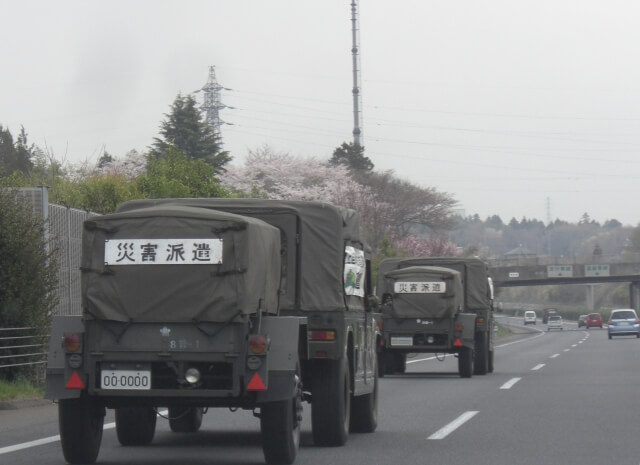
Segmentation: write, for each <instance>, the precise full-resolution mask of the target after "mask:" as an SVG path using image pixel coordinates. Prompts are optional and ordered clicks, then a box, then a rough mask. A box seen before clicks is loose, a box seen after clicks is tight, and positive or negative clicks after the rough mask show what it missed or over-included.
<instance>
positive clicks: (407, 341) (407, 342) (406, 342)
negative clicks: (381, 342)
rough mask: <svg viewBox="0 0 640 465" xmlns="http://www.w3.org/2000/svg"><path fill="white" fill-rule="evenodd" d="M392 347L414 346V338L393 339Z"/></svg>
mask: <svg viewBox="0 0 640 465" xmlns="http://www.w3.org/2000/svg"><path fill="white" fill-rule="evenodd" d="M391 345H392V346H412V345H413V337H411V336H408V337H392V338H391Z"/></svg>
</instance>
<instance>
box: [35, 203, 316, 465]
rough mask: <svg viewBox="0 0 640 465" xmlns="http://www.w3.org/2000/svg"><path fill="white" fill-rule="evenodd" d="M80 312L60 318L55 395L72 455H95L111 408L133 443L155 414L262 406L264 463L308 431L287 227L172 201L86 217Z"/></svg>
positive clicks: (183, 428) (50, 368) (302, 322)
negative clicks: (287, 291) (285, 245)
mask: <svg viewBox="0 0 640 465" xmlns="http://www.w3.org/2000/svg"><path fill="white" fill-rule="evenodd" d="M82 241H83V242H82V260H81V263H82V265H81V282H82V308H83V314H82V315H81V316H66V317H56V318H54V321H53V324H52V335H51V342H50V348H49V358H48V365H47V376H46V389H45V397H46V398H49V399H54V400H57V401H58V410H59V426H60V440H61V444H62V450H63V454H64V457H65V459H66V460H67V462H69V463H74V464H75V463H92V462H94V461H95V460H96V459H97V456H98V453H99V449H100V443H101V438H102V430H103V421H104V416H105V409H107V408H109V409H115V421H116V432H117V437H118V440H119V442H120V443H121V444H122V445H124V446H130V445H145V444H149V443H150V442H151V441H152V439H153V436H154V432H155V427H156V421H157V416H158V411H159V409H160V408H167V409H168V412H167V415H166V417H167V418H168V420H169V425H170V427H171V429H172V430H173V431H175V432H195V431H197V430H198V429H199V428H200V426H201V423H202V414H203V411H204V409H208V408H213V407H229V408H234V409H236V408H239V409H249V410H253V411H254V413H255V414H256V416H258V417H259V418H260V429H261V433H262V448H263V452H264V457H265V460H266V462H267V463H292V462H293V461H294V460H295V457H296V454H297V450H298V447H299V440H300V422H301V418H302V401H303V393H302V380H301V371H300V360H299V352H300V345H302V344H304V339H303V338H301V337H299V336H300V335H301V334H302V335H304V334H305V333H306V328H307V320H306V318H305V317H300V316H283V315H280V314H279V307H278V292H279V287H280V270H281V256H280V248H281V245H280V232H279V231H278V229H277V228H275V227H273V226H271V225H269V224H267V223H265V222H264V221H261V220H258V219H255V218H251V217H242V216H239V215H234V214H231V213H226V212H219V211H214V210H208V209H204V208H192V207H185V206H169V205H162V206H157V207H149V208H139V209H132V210H129V211H126V212H122V213H115V214H111V215H104V216H98V217H93V218H91V219H89V220H87V221H85V222H84V230H83V239H82Z"/></svg>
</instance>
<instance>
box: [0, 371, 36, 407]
mask: <svg viewBox="0 0 640 465" xmlns="http://www.w3.org/2000/svg"><path fill="white" fill-rule="evenodd" d="M42 394H43V389H42V387H41V386H37V385H36V384H35V383H33V382H32V381H30V380H28V379H27V378H24V377H18V378H16V379H14V380H12V381H7V380H4V379H2V378H0V402H15V401H21V400H28V399H38V398H41V397H42Z"/></svg>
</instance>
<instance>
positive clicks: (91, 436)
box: [58, 399, 104, 464]
mask: <svg viewBox="0 0 640 465" xmlns="http://www.w3.org/2000/svg"><path fill="white" fill-rule="evenodd" d="M58 423H59V428H60V443H61V445H62V454H63V455H64V459H65V460H66V461H67V462H69V463H72V464H76V463H94V462H95V461H96V459H97V458H98V452H100V443H101V442H102V428H103V425H104V409H102V408H100V407H98V406H97V405H96V404H95V403H93V402H91V401H89V400H87V399H60V401H59V402H58Z"/></svg>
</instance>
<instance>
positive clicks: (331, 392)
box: [118, 198, 379, 446]
mask: <svg viewBox="0 0 640 465" xmlns="http://www.w3.org/2000/svg"><path fill="white" fill-rule="evenodd" d="M164 204H177V205H185V206H191V207H197V208H207V209H214V210H219V211H226V212H230V213H234V214H238V215H242V216H247V217H252V218H257V219H260V220H262V221H264V222H265V223H268V224H270V225H272V226H275V227H277V228H278V229H279V230H280V241H281V243H280V247H281V255H282V268H281V272H280V290H279V312H280V315H289V316H298V317H304V318H306V319H307V331H306V332H305V333H304V334H301V340H302V341H303V344H301V351H300V354H299V358H300V363H301V368H302V384H303V387H304V393H305V400H307V401H310V402H311V423H312V431H313V439H314V443H315V444H317V445H324V446H340V445H343V444H344V443H345V442H346V440H347V437H348V434H349V431H350V430H351V431H354V432H372V431H374V430H375V429H376V427H377V408H378V407H377V405H378V377H377V371H378V368H377V363H378V361H377V351H376V337H377V335H378V334H379V331H378V328H377V325H376V319H375V315H374V313H373V310H374V308H372V306H371V300H372V299H371V297H373V295H372V294H373V286H372V283H371V267H370V252H369V250H368V248H367V246H366V245H365V244H364V242H363V240H362V238H361V235H360V224H359V219H358V214H357V213H356V212H355V211H353V210H350V209H346V208H343V207H338V206H334V205H331V204H328V203H324V202H304V201H285V200H264V199H226V198H213V199H203V198H201V199H153V200H133V201H130V202H125V203H124V204H123V205H121V206H120V207H119V208H118V211H127V210H129V209H132V208H133V209H135V208H140V207H141V206H149V205H164Z"/></svg>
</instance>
